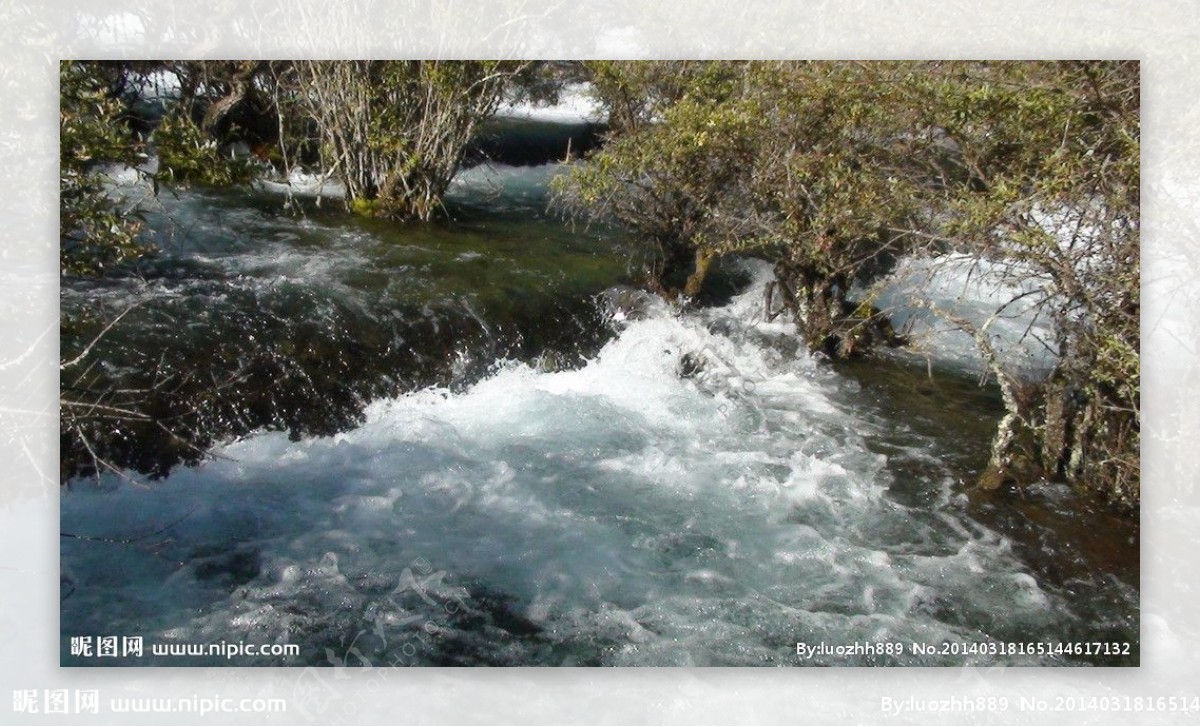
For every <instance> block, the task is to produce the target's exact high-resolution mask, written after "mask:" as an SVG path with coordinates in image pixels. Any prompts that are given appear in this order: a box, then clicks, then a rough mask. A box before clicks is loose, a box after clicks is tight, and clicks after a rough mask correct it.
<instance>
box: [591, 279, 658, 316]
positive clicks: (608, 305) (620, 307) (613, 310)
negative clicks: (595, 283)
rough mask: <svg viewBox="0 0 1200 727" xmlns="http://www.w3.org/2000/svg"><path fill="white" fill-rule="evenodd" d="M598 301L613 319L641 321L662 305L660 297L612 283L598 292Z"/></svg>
mask: <svg viewBox="0 0 1200 727" xmlns="http://www.w3.org/2000/svg"><path fill="white" fill-rule="evenodd" d="M599 298H600V303H601V306H602V308H603V309H604V312H605V313H606V315H607V317H608V318H609V319H610V320H613V321H641V320H645V319H647V318H649V317H650V315H651V312H652V311H654V310H655V309H656V308H659V307H660V306H663V305H664V303H663V301H662V299H661V298H659V297H658V296H657V295H654V294H653V293H649V292H646V291H645V290H640V289H638V288H634V287H632V286H628V285H614V286H613V287H611V288H609V289H607V290H605V291H604V292H603V293H601V294H600V296H599Z"/></svg>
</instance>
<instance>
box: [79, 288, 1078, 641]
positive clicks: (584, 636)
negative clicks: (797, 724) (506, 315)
mask: <svg viewBox="0 0 1200 727" xmlns="http://www.w3.org/2000/svg"><path fill="white" fill-rule="evenodd" d="M767 273H768V271H767V269H766V268H759V269H756V274H757V275H758V276H759V282H760V283H761V282H763V276H764V275H765V274H767ZM760 304H761V288H760V287H757V286H756V287H754V288H752V289H751V290H749V291H747V293H746V294H744V295H742V296H740V297H738V298H737V299H735V300H734V301H733V302H732V303H731V304H730V305H729V306H728V307H726V308H724V309H718V310H714V311H707V312H701V313H685V314H681V313H678V312H676V311H673V310H671V309H669V308H667V307H665V306H664V307H661V308H659V309H657V310H655V311H653V312H652V314H651V315H649V316H648V317H646V318H644V319H642V320H636V321H627V322H626V323H624V324H622V326H623V328H622V330H621V332H620V334H619V335H617V336H616V337H615V338H614V339H612V340H611V341H610V342H609V343H608V344H607V345H606V346H604V348H603V349H602V350H601V351H600V352H599V354H598V355H596V356H595V357H594V359H593V360H591V361H590V362H588V363H587V364H586V365H584V366H583V367H581V368H579V369H577V370H570V371H557V372H545V371H539V370H537V369H536V368H534V367H531V366H528V365H525V364H520V363H504V364H502V365H500V366H499V367H498V368H497V369H496V371H495V372H494V373H493V374H492V375H491V376H489V377H488V378H486V379H485V380H483V381H481V382H479V383H478V384H476V385H474V386H472V387H471V388H469V389H467V390H465V391H461V392H452V391H449V390H445V389H428V390H424V391H419V392H414V393H410V394H407V395H404V396H400V397H398V398H395V399H392V400H387V401H379V402H376V403H374V404H373V405H371V406H370V407H369V408H368V411H367V413H366V422H365V424H364V425H363V426H361V427H360V428H358V429H355V430H353V431H349V432H345V433H342V434H339V435H337V436H335V437H328V438H316V439H311V438H310V439H304V440H301V441H298V442H291V441H288V439H287V437H286V436H284V435H282V434H261V435H257V436H253V437H250V438H247V439H245V440H244V441H240V442H237V443H234V444H230V445H228V446H225V447H223V448H221V449H220V450H219V452H218V454H219V455H220V458H218V459H214V460H212V461H210V462H208V463H206V464H205V465H203V466H202V467H199V468H195V469H188V470H181V471H178V472H176V473H175V474H173V475H172V476H171V477H169V478H167V480H166V481H164V482H162V483H160V484H156V485H154V486H153V487H152V488H151V489H149V490H144V489H139V488H135V487H131V486H128V485H124V484H121V483H118V482H115V481H114V482H113V483H112V485H113V488H114V491H112V492H88V491H87V488H82V489H80V490H79V491H76V492H72V493H68V494H67V495H66V496H65V497H64V498H63V523H64V525H63V527H64V529H66V530H72V531H84V532H90V533H93V534H103V535H117V536H121V535H128V534H131V533H137V532H142V531H146V530H152V529H153V528H154V527H155V526H159V527H161V526H162V525H164V524H169V523H171V522H172V521H174V520H176V519H179V518H183V519H182V520H181V521H180V522H179V523H178V524H177V525H175V526H173V527H172V528H170V530H169V536H164V538H165V537H169V538H170V542H169V543H168V544H166V545H164V546H162V548H161V549H160V550H158V551H157V552H151V550H150V549H149V548H141V547H138V546H115V545H109V544H96V543H94V542H86V541H73V542H69V543H64V547H63V559H64V564H65V566H66V567H67V568H68V569H69V572H70V573H71V574H73V578H74V585H75V588H76V591H75V594H74V595H73V596H72V598H71V599H69V600H68V601H66V602H65V603H64V606H63V611H64V612H63V619H62V623H63V632H64V635H68V634H73V633H120V632H122V631H124V630H131V629H135V628H136V629H137V630H138V631H139V632H141V633H146V634H147V635H148V636H151V637H152V638H156V639H158V638H176V639H181V640H188V641H197V640H204V639H218V638H220V639H226V640H231V641H236V640H246V641H251V640H257V641H292V642H297V643H301V644H302V645H303V647H304V648H305V649H306V651H305V652H304V653H305V656H304V660H307V661H312V662H316V663H322V662H325V663H328V662H329V661H330V660H331V659H345V658H346V655H347V653H349V652H348V649H349V648H350V647H349V644H351V643H354V644H356V646H354V648H355V649H357V650H358V651H359V653H361V654H364V655H366V656H367V658H370V659H383V658H384V657H385V656H386V655H387V654H389V653H393V650H394V649H395V648H396V644H397V643H402V642H403V640H406V639H408V640H411V639H413V638H415V637H414V633H421V631H420V629H419V628H418V627H420V625H421V624H433V625H434V626H433V628H434V629H435V632H436V633H437V634H439V636H438V637H437V638H431V639H430V640H428V643H425V642H422V643H421V644H420V649H419V656H418V657H416V660H417V661H422V660H423V661H424V662H427V663H432V662H438V661H439V660H444V659H446V658H449V657H448V656H447V655H449V654H458V655H460V657H456V658H462V659H464V660H466V661H468V662H472V661H485V662H500V663H544V662H549V663H597V662H599V663H613V664H655V663H670V664H687V663H696V664H710V663H727V664H728V663H792V662H793V661H794V660H793V659H792V658H791V655H790V654H789V653H788V651H789V650H788V649H786V648H784V647H786V645H787V644H788V643H792V644H794V642H795V641H796V640H797V638H798V636H799V635H805V636H806V638H809V639H810V640H812V639H815V638H818V637H819V638H824V639H826V640H828V641H829V642H830V643H835V642H836V643H842V642H845V641H846V640H847V639H850V640H853V638H855V635H856V634H858V635H862V636H863V637H864V638H866V637H868V636H869V637H871V638H881V637H882V636H887V637H889V638H901V637H904V638H910V637H912V638H917V637H919V638H923V639H924V638H931V637H933V636H940V637H950V636H953V635H959V636H964V635H978V634H980V633H983V634H990V635H992V636H993V637H996V638H1000V637H1003V636H1005V635H1006V634H1009V632H1010V631H1013V630H1014V629H1015V630H1017V631H1020V630H1021V629H1026V628H1033V627H1035V626H1037V627H1047V625H1048V624H1049V625H1051V626H1055V625H1057V626H1058V627H1061V626H1062V619H1064V618H1069V615H1068V614H1066V612H1065V610H1063V609H1061V608H1059V604H1058V603H1057V602H1056V601H1055V599H1054V597H1052V596H1051V595H1050V594H1048V593H1044V592H1042V591H1041V590H1040V589H1039V588H1038V587H1037V584H1036V583H1030V581H1031V580H1032V579H1030V578H1029V576H1027V575H1025V570H1024V568H1023V567H1022V566H1021V565H1020V563H1019V562H1017V561H1016V560H1015V559H1014V558H1013V556H1012V554H1011V552H1010V550H1009V548H1008V545H1007V543H1006V542H1005V541H1003V540H1002V539H1001V538H999V537H997V536H995V535H994V534H992V533H990V532H988V531H986V530H985V529H983V528H981V527H979V526H978V525H975V524H973V523H968V522H966V521H964V520H963V519H962V518H963V516H962V515H960V514H959V513H958V512H957V510H954V509H953V508H951V509H947V510H944V511H934V512H924V511H920V510H914V509H909V508H906V507H903V506H901V505H899V504H897V503H895V502H893V501H891V500H890V499H889V498H888V497H887V496H886V490H887V487H888V485H889V484H890V482H891V477H892V475H890V474H889V473H888V471H887V469H886V464H887V460H886V458H884V457H882V456H880V455H877V454H874V453H872V452H870V451H869V450H868V449H867V448H866V446H865V442H864V440H863V438H862V435H861V433H862V432H865V431H869V429H870V426H869V425H867V424H866V423H865V422H862V421H861V420H859V419H858V418H857V417H856V416H855V415H854V413H853V412H850V411H847V410H846V409H845V408H844V407H843V406H841V405H839V404H837V403H836V401H835V399H834V397H833V395H834V393H835V392H836V391H837V390H838V382H837V380H836V377H835V376H834V375H833V374H829V373H827V372H823V371H821V370H820V369H819V368H818V367H817V365H816V364H815V363H814V362H813V361H812V360H810V359H808V358H799V359H791V358H788V357H786V356H780V355H779V354H778V351H777V350H775V349H774V348H772V347H771V345H770V340H771V337H772V336H777V335H782V334H781V333H780V331H779V330H777V328H776V327H775V325H774V324H765V323H762V322H761V312H760V313H759V315H758V316H757V318H758V319H759V320H760V322H759V323H751V324H750V325H748V326H741V327H732V326H731V325H730V324H729V321H730V320H751V321H753V320H755V318H756V316H755V314H754V308H755V306H757V305H760ZM717 323H720V325H715V324H717ZM714 330H718V331H721V332H720V333H714V332H713V331H714ZM686 354H693V355H698V356H699V357H700V358H701V361H702V364H701V368H700V370H699V372H697V374H696V375H695V376H693V377H681V376H680V367H681V362H682V359H683V357H684V355H686ZM238 554H243V555H238ZM250 554H253V555H252V556H251V555H250ZM239 557H240V558H243V559H250V558H251V557H252V558H256V559H257V562H258V563H259V564H260V566H261V567H260V568H259V569H257V570H254V571H253V572H250V573H243V575H242V578H241V579H242V580H244V581H245V582H240V581H235V580H234V576H233V575H232V573H233V571H235V570H236V569H235V568H233V567H232V566H231V565H230V564H231V563H235V562H238V561H237V558H239ZM206 563H207V564H209V565H205V564H206ZM180 564H182V565H180ZM214 564H215V565H214ZM222 564H224V565H222ZM205 569H207V572H208V573H209V574H210V575H209V577H208V578H204V577H201V574H202V573H204V572H206V570H205ZM214 571H215V573H216V575H215V576H213V575H211V574H212V573H213V572H214ZM414 584H416V585H417V586H420V587H419V588H418V587H416V586H414ZM947 604H953V607H952V608H951V607H949V606H948V605H947ZM452 607H453V608H452ZM459 609H461V611H460V610H459ZM997 613H1002V614H1004V615H1005V616H1004V619H1003V623H999V622H997V621H996V619H995V618H994V617H993V616H991V615H989V614H997ZM462 614H467V615H468V616H470V617H469V618H468V617H467V616H464V615H462ZM414 623H415V624H417V627H414V626H413V625H412V624H414ZM1014 633H1015V632H1014ZM505 634H508V635H507V636H506V635H505ZM514 634H517V635H514ZM521 634H523V635H521ZM881 635H882V636H881ZM385 641H386V642H387V643H385ZM389 644H390V646H389ZM326 649H328V650H329V651H326Z"/></svg>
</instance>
